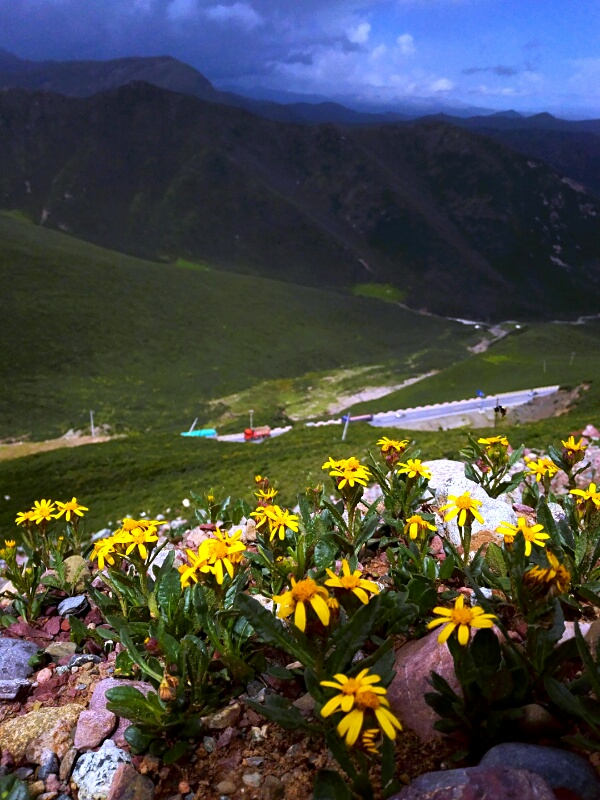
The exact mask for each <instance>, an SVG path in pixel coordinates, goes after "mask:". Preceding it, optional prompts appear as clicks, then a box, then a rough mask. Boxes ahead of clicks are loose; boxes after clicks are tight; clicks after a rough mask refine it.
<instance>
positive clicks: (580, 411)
mask: <svg viewBox="0 0 600 800" xmlns="http://www.w3.org/2000/svg"><path fill="white" fill-rule="evenodd" d="M599 395H600V391H599V388H598V387H597V388H595V389H594V388H592V389H590V390H589V391H588V392H586V393H584V395H583V397H582V399H581V400H580V401H579V402H578V403H577V405H576V407H575V408H574V409H573V410H572V411H570V412H569V413H568V414H567V415H565V416H564V417H558V418H556V419H547V420H542V421H540V422H536V423H531V424H528V425H523V426H521V427H519V428H508V427H506V426H503V425H501V426H500V429H501V430H502V432H503V433H506V435H507V436H508V437H509V440H510V442H511V443H512V444H513V445H514V446H518V445H519V444H521V442H524V443H526V444H527V445H528V446H529V447H533V448H539V449H545V448H546V447H547V445H548V444H549V443H550V442H555V443H558V440H559V438H561V437H563V438H564V437H565V436H566V435H568V434H570V433H572V432H574V431H577V430H581V428H583V427H584V426H585V425H586V424H587V423H589V422H592V423H594V424H596V425H598V424H600V418H599V412H598V408H599V407H600V403H599V400H600V397H599ZM481 433H482V435H485V436H489V435H490V429H489V428H486V429H484V430H482V431H481ZM341 434H342V428H341V426H335V427H333V426H332V427H323V428H304V427H296V428H294V429H293V430H292V431H291V432H290V433H288V434H285V435H284V436H281V437H278V438H276V439H271V440H267V441H264V442H263V443H261V444H228V443H223V442H217V441H210V440H203V441H200V440H193V439H188V438H186V437H180V436H176V435H171V434H168V433H156V434H154V435H151V436H142V435H136V436H130V437H126V438H124V439H117V440H113V441H111V442H107V443H105V444H95V445H93V446H89V447H88V446H84V447H77V448H73V449H70V450H54V451H51V452H44V453H39V454H37V455H32V456H27V457H24V458H18V459H15V460H13V461H4V462H0V486H1V487H2V494H1V495H0V531H1V532H2V534H3V535H5V536H14V535H15V533H16V531H15V526H14V517H15V514H16V513H17V512H18V511H21V510H24V509H26V508H29V506H30V505H31V504H32V503H33V500H35V499H40V498H42V497H45V498H47V497H50V498H57V499H70V498H71V497H72V496H73V495H75V496H76V497H77V498H78V500H79V501H80V502H82V503H83V504H84V505H86V506H88V507H89V508H90V513H89V515H87V516H88V524H89V525H90V526H91V527H92V528H94V529H97V528H100V527H104V526H105V525H106V524H107V522H108V521H112V522H115V520H116V519H117V518H121V517H123V516H124V515H126V514H132V515H138V514H139V513H140V512H141V511H146V512H149V513H151V514H157V513H162V512H165V511H166V509H171V510H170V512H169V513H168V516H170V517H171V518H173V517H175V516H176V515H178V514H181V513H183V514H184V515H185V516H186V518H188V519H189V518H190V513H191V512H190V510H189V509H187V510H186V509H184V507H183V506H182V503H181V501H182V499H183V498H186V497H187V498H189V497H190V492H191V491H194V492H197V493H201V492H206V491H207V490H208V489H210V488H214V489H216V490H217V492H218V493H219V494H221V493H223V494H225V493H232V494H235V495H236V496H243V497H245V498H246V499H247V500H248V501H251V500H252V491H253V476H254V475H255V474H257V473H259V474H263V475H268V476H269V478H270V479H271V480H274V481H275V483H276V484H277V485H278V486H279V488H280V489H281V499H282V502H284V503H287V504H291V505H293V504H295V502H296V499H295V498H296V495H297V493H298V492H300V491H302V490H303V489H304V488H305V487H306V486H307V485H309V484H310V483H312V484H313V485H314V484H315V483H317V482H319V481H324V480H328V478H327V476H326V473H325V472H323V471H322V470H321V465H322V464H323V462H324V461H325V460H326V459H327V457H328V456H330V455H331V456H333V457H335V458H343V457H347V456H349V455H358V456H360V457H364V456H365V455H366V454H367V452H368V451H369V449H370V450H372V451H373V452H375V451H376V450H377V448H376V446H375V443H376V441H377V439H378V438H379V437H380V436H385V435H387V436H390V437H393V438H401V437H403V436H404V435H405V436H406V438H409V439H413V438H414V439H416V440H417V442H418V444H419V447H420V448H421V451H422V458H424V459H432V458H453V457H456V456H457V454H458V451H459V450H460V448H461V447H462V446H464V445H465V444H466V432H465V431H463V430H452V431H444V432H419V433H415V432H414V431H408V432H402V431H401V430H398V429H385V428H373V427H371V426H370V425H367V424H364V423H357V424H353V425H350V427H349V429H348V436H347V440H346V441H345V442H342V441H341ZM5 496H8V498H9V499H8V500H6V499H4V497H5Z"/></svg>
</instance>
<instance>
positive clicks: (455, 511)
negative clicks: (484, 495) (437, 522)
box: [440, 492, 483, 528]
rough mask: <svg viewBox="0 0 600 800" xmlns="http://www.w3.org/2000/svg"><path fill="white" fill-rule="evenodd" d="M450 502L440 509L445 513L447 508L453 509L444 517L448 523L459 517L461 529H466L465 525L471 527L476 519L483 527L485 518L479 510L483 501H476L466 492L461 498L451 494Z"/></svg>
mask: <svg viewBox="0 0 600 800" xmlns="http://www.w3.org/2000/svg"><path fill="white" fill-rule="evenodd" d="M448 500H450V501H451V502H450V503H446V505H445V506H442V507H441V508H440V511H445V510H446V509H447V508H449V509H451V510H450V511H449V512H448V513H447V514H446V515H445V516H444V520H445V521H446V522H448V520H450V519H454V517H456V516H457V515H458V520H457V523H458V525H459V526H460V527H461V528H464V526H465V525H470V524H471V523H472V522H473V520H474V519H476V520H477V522H479V524H480V525H483V517H482V516H481V514H480V513H479V511H478V510H477V508H478V507H479V506H480V505H481V500H476V499H475V498H474V497H471V493H470V492H465V493H464V494H461V495H459V496H457V495H455V494H449V495H448Z"/></svg>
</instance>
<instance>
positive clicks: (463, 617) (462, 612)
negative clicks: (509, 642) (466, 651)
mask: <svg viewBox="0 0 600 800" xmlns="http://www.w3.org/2000/svg"><path fill="white" fill-rule="evenodd" d="M433 613H434V614H439V617H438V619H432V620H431V622H429V623H428V625H427V627H428V628H430V629H431V628H435V627H436V626H437V625H444V626H445V627H444V628H443V629H442V630H441V631H440V635H439V636H438V642H440V644H443V643H444V642H445V641H447V640H448V639H449V638H450V636H451V634H452V632H453V631H454V629H455V628H458V643H459V644H462V645H466V644H468V642H469V637H470V635H471V628H492V627H493V625H494V623H493V621H492V620H495V619H496V617H495V615H494V614H486V613H484V610H483V608H481V606H473V607H472V608H471V607H469V606H466V607H465V598H464V597H463V595H462V594H460V595H459V596H458V597H457V598H456V600H455V602H454V608H444V607H443V606H436V607H435V608H434V609H433Z"/></svg>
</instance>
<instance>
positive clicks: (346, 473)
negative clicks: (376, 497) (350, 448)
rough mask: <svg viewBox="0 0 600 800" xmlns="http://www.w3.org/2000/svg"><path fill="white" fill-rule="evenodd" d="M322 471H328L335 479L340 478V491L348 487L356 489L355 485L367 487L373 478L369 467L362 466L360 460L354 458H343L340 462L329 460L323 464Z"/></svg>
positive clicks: (338, 486) (338, 485)
mask: <svg viewBox="0 0 600 800" xmlns="http://www.w3.org/2000/svg"><path fill="white" fill-rule="evenodd" d="M322 469H328V470H329V474H330V475H331V476H332V477H333V478H339V480H338V484H337V488H338V489H340V490H341V489H343V488H344V487H345V486H346V485H347V486H349V487H350V488H351V489H353V488H354V485H355V484H359V485H360V486H366V485H367V483H368V481H369V478H370V477H371V473H370V471H369V469H368V467H365V466H364V465H363V464H361V463H360V461H359V460H358V458H355V457H354V456H351V457H350V458H343V459H341V460H340V461H334V460H333V459H332V458H329V460H328V461H326V462H325V463H324V464H323V467H322Z"/></svg>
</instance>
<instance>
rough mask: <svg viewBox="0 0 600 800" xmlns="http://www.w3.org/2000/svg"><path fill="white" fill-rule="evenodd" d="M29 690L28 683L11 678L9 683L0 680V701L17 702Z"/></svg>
mask: <svg viewBox="0 0 600 800" xmlns="http://www.w3.org/2000/svg"><path fill="white" fill-rule="evenodd" d="M30 688H31V684H30V683H29V681H25V680H23V679H22V678H13V679H12V680H10V681H2V680H0V700H17V699H18V698H19V697H22V696H23V695H24V694H26V693H27V692H28V691H29V689H30Z"/></svg>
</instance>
